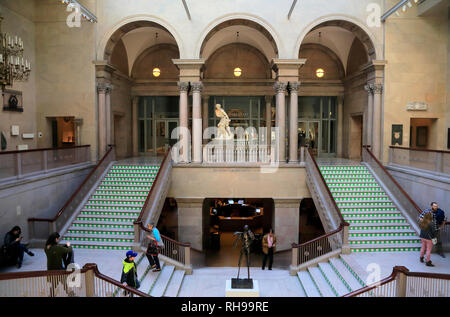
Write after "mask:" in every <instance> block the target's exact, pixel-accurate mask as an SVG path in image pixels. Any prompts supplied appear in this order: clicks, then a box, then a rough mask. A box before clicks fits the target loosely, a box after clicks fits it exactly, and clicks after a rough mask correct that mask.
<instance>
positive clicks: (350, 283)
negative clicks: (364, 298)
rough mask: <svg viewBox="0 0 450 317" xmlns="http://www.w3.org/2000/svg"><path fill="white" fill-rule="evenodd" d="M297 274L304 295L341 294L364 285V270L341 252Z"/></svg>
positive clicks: (329, 295)
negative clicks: (337, 255)
mask: <svg viewBox="0 0 450 317" xmlns="http://www.w3.org/2000/svg"><path fill="white" fill-rule="evenodd" d="M297 276H298V279H299V281H300V285H301V288H302V291H303V295H304V296H305V297H337V296H343V295H346V294H348V293H351V292H353V291H355V290H358V289H360V288H362V287H365V286H366V284H365V283H364V277H365V272H364V271H362V270H361V268H360V267H359V266H358V264H356V263H354V262H353V260H352V259H351V258H350V257H348V256H347V255H343V254H341V255H340V256H339V257H333V258H330V259H328V261H326V262H320V263H318V264H317V265H315V266H310V267H308V268H307V269H306V270H303V271H299V272H298V273H297Z"/></svg>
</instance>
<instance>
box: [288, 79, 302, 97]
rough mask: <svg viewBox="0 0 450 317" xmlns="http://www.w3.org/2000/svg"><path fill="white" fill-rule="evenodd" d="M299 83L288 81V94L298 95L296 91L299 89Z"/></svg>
mask: <svg viewBox="0 0 450 317" xmlns="http://www.w3.org/2000/svg"><path fill="white" fill-rule="evenodd" d="M300 86H301V83H300V82H299V81H292V82H291V81H290V82H289V91H290V93H291V94H292V93H298V89H299V88H300Z"/></svg>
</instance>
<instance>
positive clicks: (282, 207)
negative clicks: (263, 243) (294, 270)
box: [272, 198, 301, 251]
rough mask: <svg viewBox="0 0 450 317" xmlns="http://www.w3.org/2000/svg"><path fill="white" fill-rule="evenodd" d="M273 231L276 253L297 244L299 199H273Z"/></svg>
mask: <svg viewBox="0 0 450 317" xmlns="http://www.w3.org/2000/svg"><path fill="white" fill-rule="evenodd" d="M273 201H274V206H275V210H274V217H273V226H272V227H273V229H274V231H275V234H276V235H277V251H284V250H290V249H291V245H292V243H298V233H299V232H298V230H299V222H300V202H301V199H276V198H274V200H273Z"/></svg>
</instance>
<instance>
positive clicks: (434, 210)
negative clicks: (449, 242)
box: [420, 202, 445, 258]
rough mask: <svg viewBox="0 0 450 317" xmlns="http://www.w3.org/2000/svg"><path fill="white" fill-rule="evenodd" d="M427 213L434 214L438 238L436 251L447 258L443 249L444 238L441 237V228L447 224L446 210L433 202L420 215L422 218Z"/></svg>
mask: <svg viewBox="0 0 450 317" xmlns="http://www.w3.org/2000/svg"><path fill="white" fill-rule="evenodd" d="M427 213H431V214H432V215H433V225H434V227H433V230H434V234H435V236H436V239H437V243H436V253H437V254H439V255H440V256H441V257H443V258H445V254H444V252H443V249H442V239H441V230H442V229H444V226H445V212H444V211H443V210H442V209H440V208H439V206H438V204H437V203H436V202H432V203H431V208H428V209H426V210H424V211H423V212H422V214H421V215H420V219H423V218H424V216H425V215H426V214H427Z"/></svg>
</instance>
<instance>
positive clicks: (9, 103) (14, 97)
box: [2, 89, 23, 112]
mask: <svg viewBox="0 0 450 317" xmlns="http://www.w3.org/2000/svg"><path fill="white" fill-rule="evenodd" d="M2 97H3V98H2V99H3V110H4V111H16V112H23V104H22V92H21V91H16V90H8V89H6V90H5V91H4V92H3V93H2Z"/></svg>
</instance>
